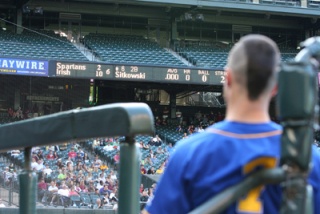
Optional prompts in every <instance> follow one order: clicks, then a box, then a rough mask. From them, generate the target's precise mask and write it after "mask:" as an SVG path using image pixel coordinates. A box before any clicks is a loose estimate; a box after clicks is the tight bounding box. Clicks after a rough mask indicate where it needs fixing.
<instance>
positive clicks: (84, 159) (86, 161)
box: [83, 152, 90, 163]
mask: <svg viewBox="0 0 320 214" xmlns="http://www.w3.org/2000/svg"><path fill="white" fill-rule="evenodd" d="M83 161H84V163H89V162H90V158H89V156H88V153H86V152H85V153H84V155H83Z"/></svg>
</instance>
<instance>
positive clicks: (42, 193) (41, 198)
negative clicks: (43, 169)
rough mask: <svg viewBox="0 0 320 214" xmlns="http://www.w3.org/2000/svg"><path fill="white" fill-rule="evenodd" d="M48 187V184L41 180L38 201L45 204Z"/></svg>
mask: <svg viewBox="0 0 320 214" xmlns="http://www.w3.org/2000/svg"><path fill="white" fill-rule="evenodd" d="M47 189H48V186H47V183H46V182H45V181H44V178H42V179H41V180H40V182H39V183H38V200H39V201H41V202H45V198H44V196H45V193H46V192H47Z"/></svg>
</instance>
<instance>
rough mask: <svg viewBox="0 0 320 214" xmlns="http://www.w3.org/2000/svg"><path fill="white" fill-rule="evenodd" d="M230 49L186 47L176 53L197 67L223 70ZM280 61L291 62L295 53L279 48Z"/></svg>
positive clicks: (197, 45)
mask: <svg viewBox="0 0 320 214" xmlns="http://www.w3.org/2000/svg"><path fill="white" fill-rule="evenodd" d="M230 49H231V47H228V46H227V47H221V46H219V45H217V44H205V45H201V44H200V45H199V44H196V45H194V44H193V45H188V46H186V47H177V48H176V51H177V52H178V53H179V54H180V55H181V56H182V57H184V58H186V59H187V60H188V61H189V62H191V63H192V64H194V65H195V66H197V67H202V68H217V69H223V68H224V67H225V66H226V64H227V58H228V53H229V51H230ZM280 51H281V57H282V61H284V62H285V61H290V60H292V59H293V58H294V57H295V55H296V54H297V51H296V50H295V49H292V48H285V47H284V48H281V47H280Z"/></svg>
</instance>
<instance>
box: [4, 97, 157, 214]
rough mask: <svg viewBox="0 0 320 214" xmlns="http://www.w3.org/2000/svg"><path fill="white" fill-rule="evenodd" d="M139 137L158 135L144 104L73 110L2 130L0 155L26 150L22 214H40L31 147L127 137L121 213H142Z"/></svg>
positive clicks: (123, 148)
mask: <svg viewBox="0 0 320 214" xmlns="http://www.w3.org/2000/svg"><path fill="white" fill-rule="evenodd" d="M137 134H145V135H153V134H154V121H153V115H152V112H151V110H150V108H149V107H148V105H146V104H144V103H118V104H110V105H102V106H98V107H92V108H88V109H79V110H70V111H66V112H61V113H56V114H52V115H48V116H43V117H39V118H33V119H28V120H24V121H19V122H15V123H10V124H6V125H2V126H0V142H1V143H0V151H1V150H10V149H14V148H24V149H25V167H24V171H23V172H22V173H20V175H19V180H20V202H19V206H20V213H23V214H36V212H37V211H36V194H37V185H36V183H37V176H36V174H35V173H34V172H33V171H32V169H31V167H30V165H31V147H34V146H43V145H49V144H53V143H64V142H67V141H70V140H74V139H77V140H80V139H88V138H96V137H111V136H126V142H122V143H121V145H120V172H119V173H120V183H119V213H126V214H130V213H132V214H135V213H138V212H139V198H138V195H139V183H140V171H139V164H140V151H139V149H138V148H137V146H136V144H135V140H134V136H135V135H137ZM129 177H130V179H129Z"/></svg>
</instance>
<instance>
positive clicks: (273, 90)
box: [271, 85, 278, 97]
mask: <svg viewBox="0 0 320 214" xmlns="http://www.w3.org/2000/svg"><path fill="white" fill-rule="evenodd" d="M277 94H278V85H275V86H274V87H273V89H272V91H271V97H275V96H276V95H277Z"/></svg>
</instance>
